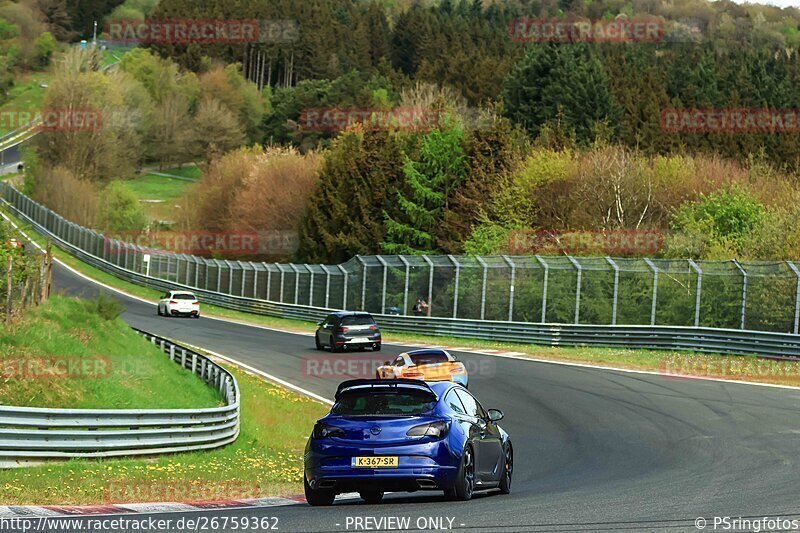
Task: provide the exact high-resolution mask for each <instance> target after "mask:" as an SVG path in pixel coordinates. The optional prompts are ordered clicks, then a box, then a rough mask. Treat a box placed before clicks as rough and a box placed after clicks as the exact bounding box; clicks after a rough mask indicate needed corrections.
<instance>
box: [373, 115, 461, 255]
mask: <svg viewBox="0 0 800 533" xmlns="http://www.w3.org/2000/svg"><path fill="white" fill-rule="evenodd" d="M463 137H464V131H463V129H462V126H461V125H460V124H453V125H451V126H450V127H448V128H446V129H442V130H435V131H432V132H430V133H428V134H426V135H425V136H424V137H423V139H422V146H421V147H420V155H419V160H418V161H415V160H413V159H411V158H410V157H408V156H406V159H405V164H404V165H403V176H404V178H405V180H404V185H405V187H404V190H403V191H402V192H398V193H397V202H398V206H399V208H400V211H401V216H397V217H395V216H392V215H391V214H389V213H388V212H385V213H384V219H385V224H386V239H385V240H384V241H383V242H382V243H381V247H382V248H383V251H385V252H387V253H391V254H433V253H436V252H437V246H436V228H437V225H438V224H439V221H440V220H441V218H442V216H443V214H444V212H445V211H446V210H447V209H448V207H449V202H450V199H451V198H452V195H453V192H454V191H455V189H456V187H458V185H459V184H460V183H461V182H462V181H463V180H464V178H465V176H466V173H467V160H466V155H465V153H464V148H463V146H462V140H463Z"/></svg>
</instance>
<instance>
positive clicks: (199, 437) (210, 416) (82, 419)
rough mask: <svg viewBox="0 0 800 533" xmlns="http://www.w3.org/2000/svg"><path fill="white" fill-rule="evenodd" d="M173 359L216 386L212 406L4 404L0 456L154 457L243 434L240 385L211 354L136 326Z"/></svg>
mask: <svg viewBox="0 0 800 533" xmlns="http://www.w3.org/2000/svg"><path fill="white" fill-rule="evenodd" d="M137 331H138V332H139V334H141V335H142V336H143V337H145V338H146V339H148V340H149V341H150V342H152V343H153V344H155V345H156V346H159V347H160V348H161V350H162V351H164V352H165V353H166V354H168V355H169V357H170V359H171V360H172V361H174V362H175V363H177V364H179V365H181V367H182V368H184V369H186V370H188V371H190V372H192V373H194V374H196V375H197V376H199V377H200V378H201V379H203V380H204V381H205V382H206V383H207V384H208V385H209V386H212V387H214V388H216V389H217V390H218V391H219V392H220V394H221V395H222V397H223V398H224V399H225V406H223V407H213V408H207V409H45V408H36V407H12V406H0V460H3V461H4V462H9V461H26V460H27V461H30V460H39V459H66V458H72V457H115V456H132V455H155V454H163V453H172V452H183V451H192V450H202V449H210V448H218V447H220V446H224V445H226V444H229V443H231V442H233V441H235V440H236V437H237V436H238V435H239V385H238V384H237V383H236V378H234V377H233V376H232V375H231V374H230V373H229V372H228V371H227V370H225V369H224V368H222V367H221V366H219V365H217V364H216V363H215V362H213V361H211V360H210V359H209V358H207V357H205V356H204V355H201V354H199V353H196V352H194V351H192V350H189V349H188V348H185V347H183V346H179V345H177V344H174V343H172V342H170V341H168V340H167V339H163V338H161V337H157V336H155V335H151V334H149V333H146V332H144V331H140V330H137Z"/></svg>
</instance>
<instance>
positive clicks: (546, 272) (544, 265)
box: [535, 255, 550, 324]
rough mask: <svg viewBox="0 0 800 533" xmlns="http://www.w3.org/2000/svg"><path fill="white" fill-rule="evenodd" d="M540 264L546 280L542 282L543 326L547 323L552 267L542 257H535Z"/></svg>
mask: <svg viewBox="0 0 800 533" xmlns="http://www.w3.org/2000/svg"><path fill="white" fill-rule="evenodd" d="M535 257H536V260H537V261H539V264H540V265H542V268H543V269H544V279H543V281H542V324H546V323H547V283H548V281H549V274H550V265H548V264H547V261H545V260H544V259H543V258H542V257H541V256H539V255H537V256H535Z"/></svg>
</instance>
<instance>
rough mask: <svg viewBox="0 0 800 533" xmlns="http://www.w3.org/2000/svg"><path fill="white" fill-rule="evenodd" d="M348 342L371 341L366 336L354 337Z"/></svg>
mask: <svg viewBox="0 0 800 533" xmlns="http://www.w3.org/2000/svg"><path fill="white" fill-rule="evenodd" d="M350 342H372V341H371V340H369V339H368V338H366V337H354V338H353V340H351V341H350Z"/></svg>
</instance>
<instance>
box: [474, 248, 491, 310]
mask: <svg viewBox="0 0 800 533" xmlns="http://www.w3.org/2000/svg"><path fill="white" fill-rule="evenodd" d="M475 259H476V260H477V261H478V263H480V265H481V266H482V267H483V283H482V284H481V320H485V319H486V276H487V274H488V272H489V265H487V264H486V261H484V260H483V257H481V256H479V255H476V256H475Z"/></svg>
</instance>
